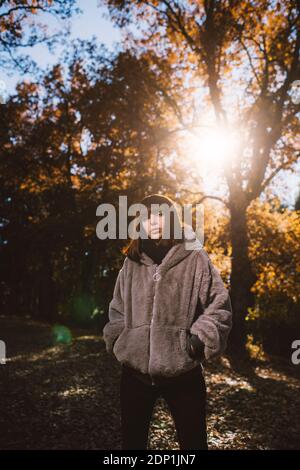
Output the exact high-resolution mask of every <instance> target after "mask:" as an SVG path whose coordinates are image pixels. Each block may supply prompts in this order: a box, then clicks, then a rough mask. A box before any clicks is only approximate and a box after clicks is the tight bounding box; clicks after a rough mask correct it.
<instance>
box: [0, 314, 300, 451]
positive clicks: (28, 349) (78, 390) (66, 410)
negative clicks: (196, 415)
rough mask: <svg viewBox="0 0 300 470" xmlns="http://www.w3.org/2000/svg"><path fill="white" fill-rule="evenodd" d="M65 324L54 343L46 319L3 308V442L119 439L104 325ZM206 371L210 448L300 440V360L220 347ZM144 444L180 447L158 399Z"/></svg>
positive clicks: (297, 444)
mask: <svg viewBox="0 0 300 470" xmlns="http://www.w3.org/2000/svg"><path fill="white" fill-rule="evenodd" d="M71 333H72V341H71V342H70V343H69V344H64V343H60V342H58V343H56V344H55V342H54V341H53V338H54V336H53V328H52V327H51V325H49V324H46V323H41V322H37V321H33V320H31V319H29V318H27V319H20V318H17V317H10V318H7V317H0V339H1V340H4V341H5V343H6V348H7V350H6V354H7V360H6V364H2V365H1V364H0V379H1V380H0V386H1V388H2V390H1V400H0V429H1V430H2V431H1V435H0V449H104V450H116V449H120V448H121V440H120V404H119V380H120V373H121V368H120V365H119V363H118V362H117V361H116V359H115V358H114V357H113V356H110V355H108V354H107V352H106V350H105V344H104V341H103V339H102V336H101V335H100V334H95V333H94V332H87V331H86V330H79V329H75V328H71ZM60 334H62V337H63V336H64V332H61V333H59V332H58V333H57V332H56V338H57V339H58V340H60V339H61V338H59V337H58V336H59V335H60ZM204 374H205V381H206V386H207V426H208V444H209V449H300V420H299V416H300V366H295V365H293V364H292V363H291V362H288V361H284V360H282V359H279V358H276V359H275V358H272V359H270V358H268V359H263V360H262V359H252V360H251V361H249V362H247V363H239V364H238V365H235V366H234V368H232V366H231V365H230V362H229V360H228V358H227V357H226V356H225V357H223V358H222V359H220V360H218V361H215V362H214V363H210V364H209V365H206V366H205V370H204ZM149 449H156V450H158V449H161V450H163V449H169V450H177V449H179V446H178V441H177V436H176V430H175V426H174V422H173V419H172V418H171V415H170V413H169V410H168V407H167V405H166V403H165V401H164V399H163V398H159V399H158V400H157V402H156V405H155V408H154V411H153V415H152V421H151V425H150V429H149Z"/></svg>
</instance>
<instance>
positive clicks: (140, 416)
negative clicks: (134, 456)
mask: <svg viewBox="0 0 300 470" xmlns="http://www.w3.org/2000/svg"><path fill="white" fill-rule="evenodd" d="M198 370H199V373H197V375H195V374H193V375H189V374H188V373H187V374H186V377H184V378H183V377H181V379H180V381H179V382H178V383H175V382H173V383H171V382H170V383H169V384H167V385H166V384H164V385H147V384H145V383H143V382H141V381H140V380H139V379H138V378H136V377H134V375H132V373H131V372H128V371H127V370H126V368H122V374H121V382H120V403H121V432H122V450H129V449H133V450H139V449H147V444H148V433H149V426H150V422H151V418H152V412H153V409H154V405H155V402H156V399H157V398H158V397H159V396H162V397H163V398H164V399H165V401H166V403H167V405H168V407H169V410H170V412H171V415H172V417H173V420H174V423H175V427H176V431H177V437H178V441H179V446H180V450H185V449H193V450H207V449H208V447H207V433H206V384H205V380H204V377H203V373H202V370H201V368H200V367H199V369H198Z"/></svg>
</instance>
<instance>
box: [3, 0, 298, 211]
mask: <svg viewBox="0 0 300 470" xmlns="http://www.w3.org/2000/svg"><path fill="white" fill-rule="evenodd" d="M97 4H98V0H89V1H88V2H87V1H86V0H77V6H78V7H79V8H80V9H81V10H82V13H81V14H77V15H73V17H72V18H71V20H70V28H71V36H70V37H71V39H72V38H81V39H91V38H92V36H96V38H97V39H98V40H99V42H100V43H103V44H104V45H105V46H106V47H107V48H108V49H109V50H113V49H114V48H115V46H117V45H118V44H119V45H120V44H121V43H122V36H121V33H120V30H119V29H118V27H116V26H115V25H113V23H112V22H111V21H110V20H109V18H108V16H109V15H108V10H107V8H106V7H103V6H102V7H99V6H97ZM64 24H65V23H63V22H60V23H59V22H57V21H56V20H54V19H53V18H52V17H49V19H47V25H49V28H50V30H53V31H55V30H59V29H60V28H62V27H64ZM62 51H63V45H62V46H57V47H56V48H55V50H54V52H53V53H51V52H50V51H49V50H48V48H47V46H45V45H43V44H40V45H36V46H34V47H31V48H30V49H29V48H28V50H27V51H24V52H27V53H28V54H29V55H30V56H31V57H32V58H33V59H34V60H36V62H37V63H38V65H39V66H40V67H41V68H42V69H46V68H47V66H49V65H52V64H54V63H56V62H57V58H58V57H59V56H60V55H61V52H62ZM24 78H30V76H24V75H23V76H20V74H18V73H14V74H13V75H12V76H9V75H7V74H6V73H5V72H3V71H1V70H0V80H3V81H4V82H5V84H6V87H7V91H8V93H13V92H14V91H15V86H16V84H17V82H18V81H22V80H23V79H24ZM204 180H205V181H206V187H205V188H204V189H205V190H206V191H207V193H210V194H211V193H212V192H213V193H214V194H218V193H219V191H218V187H219V179H217V178H214V176H213V175H210V177H209V178H205V179H204ZM272 188H273V192H274V193H275V194H277V195H278V196H279V197H280V199H281V201H282V202H283V203H284V204H287V205H288V206H290V207H292V206H293V205H294V203H295V199H296V197H297V195H298V193H299V190H300V164H299V165H298V168H297V172H296V173H292V172H284V173H282V172H281V173H280V174H279V175H278V176H277V177H276V179H275V180H274V181H273V184H272Z"/></svg>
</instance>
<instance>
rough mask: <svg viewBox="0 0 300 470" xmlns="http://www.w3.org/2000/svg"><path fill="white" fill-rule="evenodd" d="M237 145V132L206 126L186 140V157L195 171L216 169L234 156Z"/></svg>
mask: <svg viewBox="0 0 300 470" xmlns="http://www.w3.org/2000/svg"><path fill="white" fill-rule="evenodd" d="M238 145H239V136H238V133H237V132H234V131H230V130H228V129H225V128H221V127H213V126H207V127H206V128H205V127H203V128H202V129H201V130H199V133H198V135H191V136H189V137H188V140H187V158H188V159H189V160H190V161H191V162H192V164H193V165H195V166H196V171H197V170H198V171H203V170H204V169H205V170H217V169H221V167H224V166H225V165H226V162H228V161H229V159H232V158H234V155H235V154H236V151H237V147H238Z"/></svg>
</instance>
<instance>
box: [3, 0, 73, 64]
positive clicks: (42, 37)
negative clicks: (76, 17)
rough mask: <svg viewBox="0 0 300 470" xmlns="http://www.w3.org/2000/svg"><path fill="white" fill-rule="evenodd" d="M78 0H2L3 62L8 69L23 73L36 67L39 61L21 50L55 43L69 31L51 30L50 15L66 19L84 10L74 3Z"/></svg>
mask: <svg viewBox="0 0 300 470" xmlns="http://www.w3.org/2000/svg"><path fill="white" fill-rule="evenodd" d="M75 4H76V0H65V1H60V0H23V1H16V0H2V1H0V8H1V10H0V65H1V67H2V68H5V69H7V70H8V71H12V70H19V71H20V72H22V73H25V72H29V71H31V72H32V71H33V70H35V68H36V64H35V63H34V61H33V60H32V59H31V58H30V56H29V55H28V54H20V50H25V49H26V48H27V47H33V46H35V45H36V44H41V43H44V44H47V46H48V47H49V48H51V47H53V45H54V44H55V42H57V41H58V40H60V41H62V40H64V39H65V37H66V35H67V34H68V28H67V27H66V25H65V29H64V31H61V30H60V31H58V32H56V33H51V34H49V28H47V21H48V20H49V17H52V18H55V19H56V20H59V19H63V20H66V19H68V18H70V17H71V15H72V14H73V13H79V12H81V10H80V9H79V8H77V7H75Z"/></svg>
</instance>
